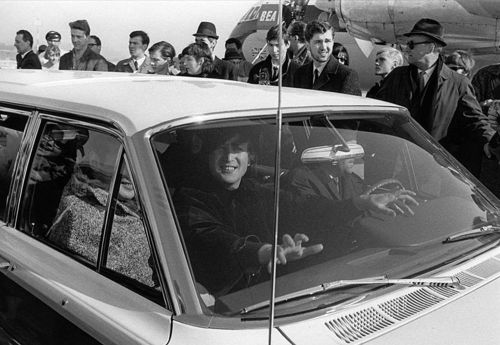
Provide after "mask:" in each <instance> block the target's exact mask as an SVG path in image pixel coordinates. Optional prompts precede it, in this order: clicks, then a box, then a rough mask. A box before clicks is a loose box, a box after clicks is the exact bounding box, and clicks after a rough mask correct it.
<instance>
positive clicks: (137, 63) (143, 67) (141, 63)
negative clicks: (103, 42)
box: [115, 31, 154, 74]
mask: <svg viewBox="0 0 500 345" xmlns="http://www.w3.org/2000/svg"><path fill="white" fill-rule="evenodd" d="M129 37H130V38H129V41H128V51H129V53H130V57H129V58H127V59H124V60H121V61H119V62H118V63H117V64H116V69H115V71H116V72H127V73H144V74H152V73H154V68H153V66H152V65H151V59H150V58H149V56H146V50H147V49H148V45H149V36H148V34H147V33H145V32H144V31H132V32H131V33H130V35H129Z"/></svg>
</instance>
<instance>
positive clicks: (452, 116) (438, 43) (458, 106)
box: [375, 18, 493, 176]
mask: <svg viewBox="0 0 500 345" xmlns="http://www.w3.org/2000/svg"><path fill="white" fill-rule="evenodd" d="M443 34H444V29H443V27H442V26H441V24H440V23H439V22H437V21H435V20H433V19H427V18H424V19H421V20H419V21H418V22H417V23H416V24H415V26H414V27H413V29H412V30H411V31H410V32H409V33H406V34H405V36H406V37H408V40H407V42H406V47H405V51H404V52H405V53H406V55H407V59H408V63H409V65H408V66H401V67H397V68H396V69H394V70H393V71H392V72H391V73H390V74H389V75H388V76H387V77H386V80H385V81H384V84H383V85H382V87H381V88H380V90H379V91H378V92H377V94H376V95H375V97H376V98H379V99H382V100H385V101H389V102H393V103H396V104H399V105H402V106H404V107H406V108H408V110H409V111H410V114H411V116H412V117H413V118H414V119H415V120H416V121H417V122H418V123H419V124H420V125H421V126H422V127H423V128H424V129H425V130H427V131H428V132H429V133H430V134H431V135H432V136H433V137H434V139H436V140H438V141H439V142H440V143H441V144H442V145H443V146H444V147H445V148H446V149H447V150H448V151H449V152H450V153H451V154H452V155H454V156H455V157H456V158H457V159H458V160H459V161H460V162H461V163H462V164H463V165H464V166H465V167H466V168H467V169H469V170H470V171H471V172H472V173H473V174H474V175H475V176H479V174H480V171H481V160H482V152H483V148H484V149H485V150H486V148H487V146H486V145H487V142H488V141H489V139H491V136H492V134H493V132H492V131H491V128H490V127H489V125H488V123H487V121H486V117H485V116H484V115H483V113H482V111H481V107H480V106H479V103H478V101H477V100H476V97H475V96H474V91H473V88H472V85H471V83H470V81H469V79H468V78H467V77H466V76H464V75H461V74H458V73H457V72H455V71H453V70H451V69H450V68H449V67H448V66H446V64H445V63H444V61H443V58H442V57H441V51H442V49H443V47H444V46H446V42H445V41H444V39H443Z"/></svg>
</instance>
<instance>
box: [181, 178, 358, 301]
mask: <svg viewBox="0 0 500 345" xmlns="http://www.w3.org/2000/svg"><path fill="white" fill-rule="evenodd" d="M206 182H208V183H207V184H206V186H205V187H204V188H203V189H194V188H180V189H179V190H178V191H176V193H175V194H174V206H175V209H176V212H177V217H178V219H179V223H180V226H181V231H182V234H183V237H184V241H185V244H186V247H187V251H188V253H189V258H190V261H191V264H192V267H193V271H194V275H195V278H196V281H197V282H199V283H200V284H202V285H203V286H204V287H205V288H207V289H208V291H210V292H211V293H212V294H214V295H216V296H220V295H223V294H226V293H227V292H228V291H230V290H233V289H238V288H242V287H245V286H246V285H249V284H252V283H255V282H257V281H259V279H262V278H267V275H265V276H264V277H259V276H258V272H260V269H259V268H260V265H259V262H258V257H257V252H258V250H259V249H260V247H261V246H262V244H263V243H272V240H273V224H274V223H273V219H274V218H273V217H274V212H273V210H274V208H273V202H274V193H273V189H272V188H270V187H269V186H265V185H262V184H260V183H258V182H256V181H255V180H253V179H250V178H243V179H242V181H241V183H240V186H239V188H238V189H236V190H234V191H227V190H225V189H222V188H221V186H220V185H219V184H218V183H217V182H214V181H210V180H209V181H206ZM280 205H281V207H280V211H281V215H280V228H282V229H286V231H287V232H288V233H290V234H292V235H293V234H294V233H296V232H304V229H307V234H308V235H309V236H310V237H311V239H313V238H317V237H318V236H315V235H314V234H313V232H314V231H318V229H325V228H327V229H328V231H329V232H332V231H331V229H332V226H333V224H344V223H347V222H349V221H352V220H353V219H354V218H356V217H358V216H359V215H361V211H359V210H358V209H357V208H356V207H355V206H354V204H353V203H352V201H351V200H344V201H330V200H327V199H324V198H322V197H320V196H318V195H309V196H302V195H299V194H292V193H287V192H284V191H283V192H282V193H280ZM298 215H300V216H298ZM290 222H291V224H290ZM326 224H328V225H327V226H326ZM332 233H334V232H332ZM244 276H246V279H242V278H243V277H244ZM250 278H252V279H254V280H251V279H250ZM255 280H256V281H255Z"/></svg>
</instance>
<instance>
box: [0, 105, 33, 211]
mask: <svg viewBox="0 0 500 345" xmlns="http://www.w3.org/2000/svg"><path fill="white" fill-rule="evenodd" d="M27 120H28V118H27V117H24V116H20V115H10V114H1V115H0V219H2V220H4V219H5V218H4V211H5V206H6V202H7V195H8V194H9V188H10V183H11V181H12V173H13V171H14V163H15V160H16V156H17V152H19V147H20V145H21V138H22V136H23V131H24V128H25V126H26V122H27Z"/></svg>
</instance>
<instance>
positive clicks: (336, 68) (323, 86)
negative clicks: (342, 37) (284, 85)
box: [293, 56, 361, 96]
mask: <svg viewBox="0 0 500 345" xmlns="http://www.w3.org/2000/svg"><path fill="white" fill-rule="evenodd" d="M313 70H314V66H313V62H312V61H311V62H310V63H308V64H306V65H303V66H302V67H300V68H299V69H298V70H297V72H295V77H294V82H293V86H294V87H298V88H302V89H313V90H321V91H331V92H341V93H347V94H351V95H358V96H361V86H360V84H359V78H358V73H357V72H356V71H354V70H352V69H350V68H349V67H347V66H344V65H342V64H341V63H339V62H338V61H337V59H335V58H334V57H333V56H330V59H329V60H328V62H327V65H326V66H325V68H324V69H323V72H321V74H320V75H319V78H318V80H316V82H315V83H314V85H313Z"/></svg>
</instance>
